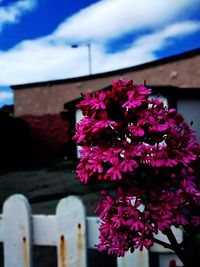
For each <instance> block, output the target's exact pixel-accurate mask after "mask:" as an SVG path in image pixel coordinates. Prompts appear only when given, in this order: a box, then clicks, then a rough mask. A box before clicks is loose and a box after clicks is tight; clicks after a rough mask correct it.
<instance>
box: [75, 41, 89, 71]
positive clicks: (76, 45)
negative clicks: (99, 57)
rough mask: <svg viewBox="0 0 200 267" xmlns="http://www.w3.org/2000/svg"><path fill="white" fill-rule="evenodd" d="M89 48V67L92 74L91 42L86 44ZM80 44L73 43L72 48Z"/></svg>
mask: <svg viewBox="0 0 200 267" xmlns="http://www.w3.org/2000/svg"><path fill="white" fill-rule="evenodd" d="M86 45H87V48H88V67H89V75H91V74H92V54H91V44H90V43H89V44H86ZM79 46H80V45H78V44H73V45H71V47H72V48H77V47H79Z"/></svg>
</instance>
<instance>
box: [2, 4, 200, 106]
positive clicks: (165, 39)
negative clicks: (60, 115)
mask: <svg viewBox="0 0 200 267" xmlns="http://www.w3.org/2000/svg"><path fill="white" fill-rule="evenodd" d="M199 10H200V1H199V0H154V1H152V0H134V1H133V0H123V1H122V0H99V1H93V0H73V1H67V0H59V1H58V0H57V1H56V0H18V1H16V0H0V106H2V105H3V104H10V103H12V102H13V99H12V92H11V90H10V89H9V85H12V84H23V83H30V82H39V81H46V80H54V79H62V78H69V77H76V76H84V75H88V73H89V68H88V46H87V44H91V54H92V73H100V72H105V71H111V70H116V69H121V68H125V67H129V66H134V65H139V64H141V63H145V62H149V61H154V60H156V59H159V58H163V57H167V56H170V55H174V54H177V53H182V52H184V51H188V50H191V49H195V48H198V47H200V12H199ZM72 44H78V45H79V46H78V48H76V49H74V48H72V47H71V45H72Z"/></svg>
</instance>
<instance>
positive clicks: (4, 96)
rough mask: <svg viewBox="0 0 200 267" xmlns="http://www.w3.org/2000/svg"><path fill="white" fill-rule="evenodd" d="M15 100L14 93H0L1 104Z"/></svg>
mask: <svg viewBox="0 0 200 267" xmlns="http://www.w3.org/2000/svg"><path fill="white" fill-rule="evenodd" d="M12 98H13V93H12V92H7V91H2V92H0V102H6V101H10V100H12Z"/></svg>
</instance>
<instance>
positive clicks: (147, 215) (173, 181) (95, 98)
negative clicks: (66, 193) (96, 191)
mask: <svg viewBox="0 0 200 267" xmlns="http://www.w3.org/2000/svg"><path fill="white" fill-rule="evenodd" d="M150 94H151V90H150V89H147V88H145V87H144V86H143V85H139V86H138V85H135V84H134V83H133V81H124V80H119V81H115V82H113V86H112V89H111V90H108V91H106V92H104V91H101V92H94V93H87V94H86V95H85V98H84V100H83V101H81V102H80V104H78V106H77V107H78V108H79V109H81V110H82V112H83V115H84V117H83V119H82V120H81V122H80V123H78V124H77V128H76V133H75V136H74V139H75V140H76V142H77V144H78V145H80V146H82V150H81V159H80V161H79V163H78V165H77V170H76V173H77V178H78V179H79V180H80V181H81V182H82V183H97V182H99V181H101V182H103V181H106V182H114V183H116V184H117V185H118V186H119V188H118V190H117V191H116V192H115V193H113V194H112V195H110V194H109V193H108V192H103V194H102V196H101V199H100V202H99V205H98V207H97V213H98V214H99V216H100V218H101V220H102V224H101V226H100V243H99V245H98V248H99V250H101V251H103V250H106V251H108V252H109V253H111V254H115V255H117V256H123V255H124V253H125V251H128V250H131V251H134V249H136V248H139V249H143V248H144V247H145V248H147V249H148V248H150V247H151V246H152V245H153V243H154V238H153V236H154V234H156V233H157V232H158V230H160V231H162V232H163V233H165V231H166V230H167V229H169V228H170V227H171V226H172V225H174V226H175V227H179V226H180V225H181V226H187V225H189V224H192V225H193V226H194V227H198V226H199V224H200V223H199V222H200V216H199V213H198V209H199V206H200V190H199V187H198V184H197V178H196V176H195V174H196V171H197V168H198V165H199V164H198V163H199V159H200V156H199V155H200V153H199V152H200V149H199V145H198V144H197V142H196V138H195V135H194V132H193V131H192V130H191V129H190V127H189V125H188V124H187V123H186V122H185V121H184V119H183V117H182V116H181V115H180V114H178V113H177V112H176V110H175V109H170V108H167V107H165V106H164V104H163V102H162V101H160V100H159V99H158V98H155V99H150V98H149V95H150Z"/></svg>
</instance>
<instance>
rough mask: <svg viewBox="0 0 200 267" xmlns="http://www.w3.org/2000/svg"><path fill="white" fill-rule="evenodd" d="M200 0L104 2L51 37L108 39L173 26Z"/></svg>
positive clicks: (95, 5)
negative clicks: (135, 31) (134, 31)
mask: <svg viewBox="0 0 200 267" xmlns="http://www.w3.org/2000/svg"><path fill="white" fill-rule="evenodd" d="M197 2H198V0H181V1H180V0H167V1H163V0H153V1H152V0H134V1H133V0H123V1H122V0H103V1H100V2H97V3H96V4H94V5H92V6H90V7H88V8H85V9H83V10H81V11H80V12H79V13H77V14H75V15H74V16H72V17H70V18H68V19H67V20H66V21H64V22H63V23H62V24H61V25H60V26H59V27H58V29H57V30H56V31H55V32H54V34H53V35H51V38H54V39H55V38H58V39H63V40H83V41H84V40H85V39H92V40H94V39H96V40H98V41H103V40H105V39H109V38H113V37H115V38H116V37H118V36H120V35H122V34H125V33H128V32H130V31H133V30H139V29H143V28H147V29H152V28H156V29H157V28H158V27H162V26H164V25H166V23H169V22H173V21H174V20H175V19H176V18H177V16H179V15H180V14H181V13H182V12H183V11H185V10H187V8H190V9H191V7H193V6H195V3H197Z"/></svg>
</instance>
